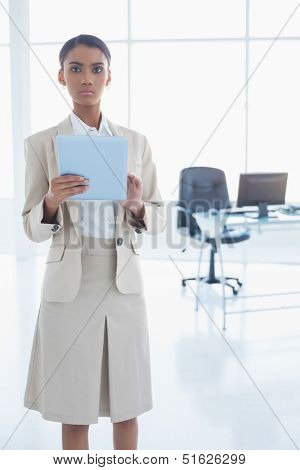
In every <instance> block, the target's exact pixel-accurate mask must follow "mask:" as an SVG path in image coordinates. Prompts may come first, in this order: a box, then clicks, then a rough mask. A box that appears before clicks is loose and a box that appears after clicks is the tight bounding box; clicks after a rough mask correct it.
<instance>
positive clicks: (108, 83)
mask: <svg viewBox="0 0 300 470" xmlns="http://www.w3.org/2000/svg"><path fill="white" fill-rule="evenodd" d="M110 82H111V70H110V69H108V76H107V80H106V86H108V85H110Z"/></svg>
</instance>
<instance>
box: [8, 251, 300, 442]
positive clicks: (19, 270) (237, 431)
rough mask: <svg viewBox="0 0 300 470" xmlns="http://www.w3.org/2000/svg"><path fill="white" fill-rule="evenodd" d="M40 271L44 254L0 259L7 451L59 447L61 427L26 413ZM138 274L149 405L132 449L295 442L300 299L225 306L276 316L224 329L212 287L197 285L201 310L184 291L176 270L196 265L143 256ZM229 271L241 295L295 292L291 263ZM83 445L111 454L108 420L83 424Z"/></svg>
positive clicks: (257, 316) (230, 323)
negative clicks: (147, 344)
mask: <svg viewBox="0 0 300 470" xmlns="http://www.w3.org/2000/svg"><path fill="white" fill-rule="evenodd" d="M204 268H205V269H206V266H204ZM43 269H44V265H43V257H37V258H36V260H34V261H33V262H31V263H27V262H24V261H19V262H18V263H17V262H16V260H15V257H13V256H9V255H2V256H1V270H0V280H1V282H0V285H1V286H2V287H1V289H2V291H1V299H2V305H4V308H3V315H2V325H3V326H4V328H2V329H1V342H0V345H1V352H0V358H1V359H0V360H1V402H2V405H4V406H2V418H1V421H0V436H1V444H2V446H4V445H5V448H7V449H61V437H60V433H61V425H60V424H59V423H54V422H50V421H45V420H43V419H42V418H41V416H40V414H39V413H38V412H36V411H30V412H27V409H26V408H24V407H23V394H24V387H25V379H26V374H27V366H28V361H29V354H30V349H31V342H32V336H33V330H34V325H35V320H36V317H37V312H38V305H39V292H40V290H39V289H40V286H41V277H42V272H43ZM142 269H143V273H144V280H145V293H146V298H147V305H148V318H149V329H150V340H151V358H152V376H153V399H154V408H153V410H151V411H150V412H147V413H145V414H143V415H141V416H140V417H139V418H138V420H139V448H140V449H228V450H230V449H294V448H295V447H296V446H300V424H299V423H300V307H299V308H288V307H291V306H293V305H297V304H298V305H300V295H298V294H294V295H291V296H288V297H286V296H282V297H272V298H261V299H258V298H256V299H252V300H251V302H250V301H248V303H247V301H246V300H239V301H236V302H232V301H229V302H228V308H230V310H240V308H241V307H244V308H245V307H248V308H254V309H258V308H266V307H268V306H274V307H276V308H278V310H274V311H258V312H252V313H244V314H231V315H228V316H227V320H226V321H227V329H226V330H225V331H223V330H222V314H221V310H220V308H219V305H220V299H219V296H218V295H217V292H220V291H218V288H213V289H206V288H201V289H200V298H201V302H204V301H205V310H204V308H203V307H201V306H200V308H199V311H198V312H195V310H194V294H193V291H192V290H191V289H190V288H189V286H187V287H186V289H185V290H184V291H183V290H182V288H181V282H180V277H181V274H180V273H182V275H184V276H189V275H193V274H194V271H195V263H193V262H190V261H188V262H183V261H180V262H176V265H175V264H174V263H173V262H172V261H171V260H167V261H164V260H155V261H154V260H146V259H143V260H142ZM229 273H230V274H232V275H235V274H238V275H240V276H241V277H242V278H243V280H244V281H245V288H244V292H243V295H246V294H248V295H249V294H252V295H253V294H257V293H262V292H283V291H286V290H292V291H296V290H297V289H299V285H298V283H299V279H300V276H299V268H298V267H297V266H284V265H281V266H272V265H258V264H256V265H249V266H248V268H247V270H246V271H243V270H242V268H241V267H240V266H239V265H227V266H226V274H228V275H229ZM4 286H5V287H4ZM190 286H191V287H192V289H193V290H194V291H195V282H191V283H190ZM227 294H228V295H230V292H229V291H228V292H227ZM241 295H242V294H241ZM279 307H283V308H279ZM284 307H286V308H284ZM90 448H91V449H99V450H100V449H112V425H111V423H110V420H109V418H101V419H99V423H98V424H97V425H92V426H91V427H90Z"/></svg>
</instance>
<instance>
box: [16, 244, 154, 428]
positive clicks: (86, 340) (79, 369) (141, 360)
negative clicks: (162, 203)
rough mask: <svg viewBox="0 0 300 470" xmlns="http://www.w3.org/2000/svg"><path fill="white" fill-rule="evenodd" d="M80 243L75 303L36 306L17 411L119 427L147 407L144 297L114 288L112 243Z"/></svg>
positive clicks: (149, 393)
mask: <svg viewBox="0 0 300 470" xmlns="http://www.w3.org/2000/svg"><path fill="white" fill-rule="evenodd" d="M82 244H83V250H82V282H81V286H80V290H79V292H78V295H77V296H76V298H75V299H74V300H72V301H71V302H45V301H41V303H40V308H39V313H38V317H37V321H36V326H35V331H34V336H33V344H32V350H31V356H30V361H29V367H28V375H27V384H26V390H25V395H24V406H25V407H26V408H29V409H32V410H36V411H39V412H40V413H41V415H42V417H43V418H44V419H46V420H49V421H58V422H61V423H66V424H94V423H97V422H98V417H100V416H108V417H110V418H111V422H119V421H125V420H127V419H130V418H133V417H135V416H138V415H140V414H142V413H144V412H146V411H149V410H151V409H152V407H153V403H152V386H151V367H150V349H149V336H148V320H147V312H146V305H145V298H144V294H122V293H120V292H119V291H118V290H117V287H116V283H115V276H116V263H117V253H116V248H115V241H114V240H100V239H94V238H89V237H84V236H82ZM104 245H105V246H104Z"/></svg>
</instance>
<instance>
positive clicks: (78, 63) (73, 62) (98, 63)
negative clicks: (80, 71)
mask: <svg viewBox="0 0 300 470" xmlns="http://www.w3.org/2000/svg"><path fill="white" fill-rule="evenodd" d="M70 64H77V65H84V64H82V63H81V62H77V61H74V60H73V61H72V62H69V65H70ZM100 64H101V65H104V63H103V62H95V63H94V64H91V65H100Z"/></svg>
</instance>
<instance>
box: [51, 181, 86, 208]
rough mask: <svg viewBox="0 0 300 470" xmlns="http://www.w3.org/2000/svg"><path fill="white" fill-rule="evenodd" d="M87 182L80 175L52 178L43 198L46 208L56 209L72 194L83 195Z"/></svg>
mask: <svg viewBox="0 0 300 470" xmlns="http://www.w3.org/2000/svg"><path fill="white" fill-rule="evenodd" d="M88 181H89V180H88V178H84V177H82V176H80V175H62V176H57V177H56V178H53V179H52V180H51V182H50V187H49V191H48V193H47V194H46V197H45V199H46V202H47V206H48V207H49V208H53V209H54V208H57V207H58V206H59V205H60V204H61V203H63V202H65V200H66V199H68V197H70V196H72V195H73V194H80V193H84V192H85V191H87V190H88V188H89V184H88Z"/></svg>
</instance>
